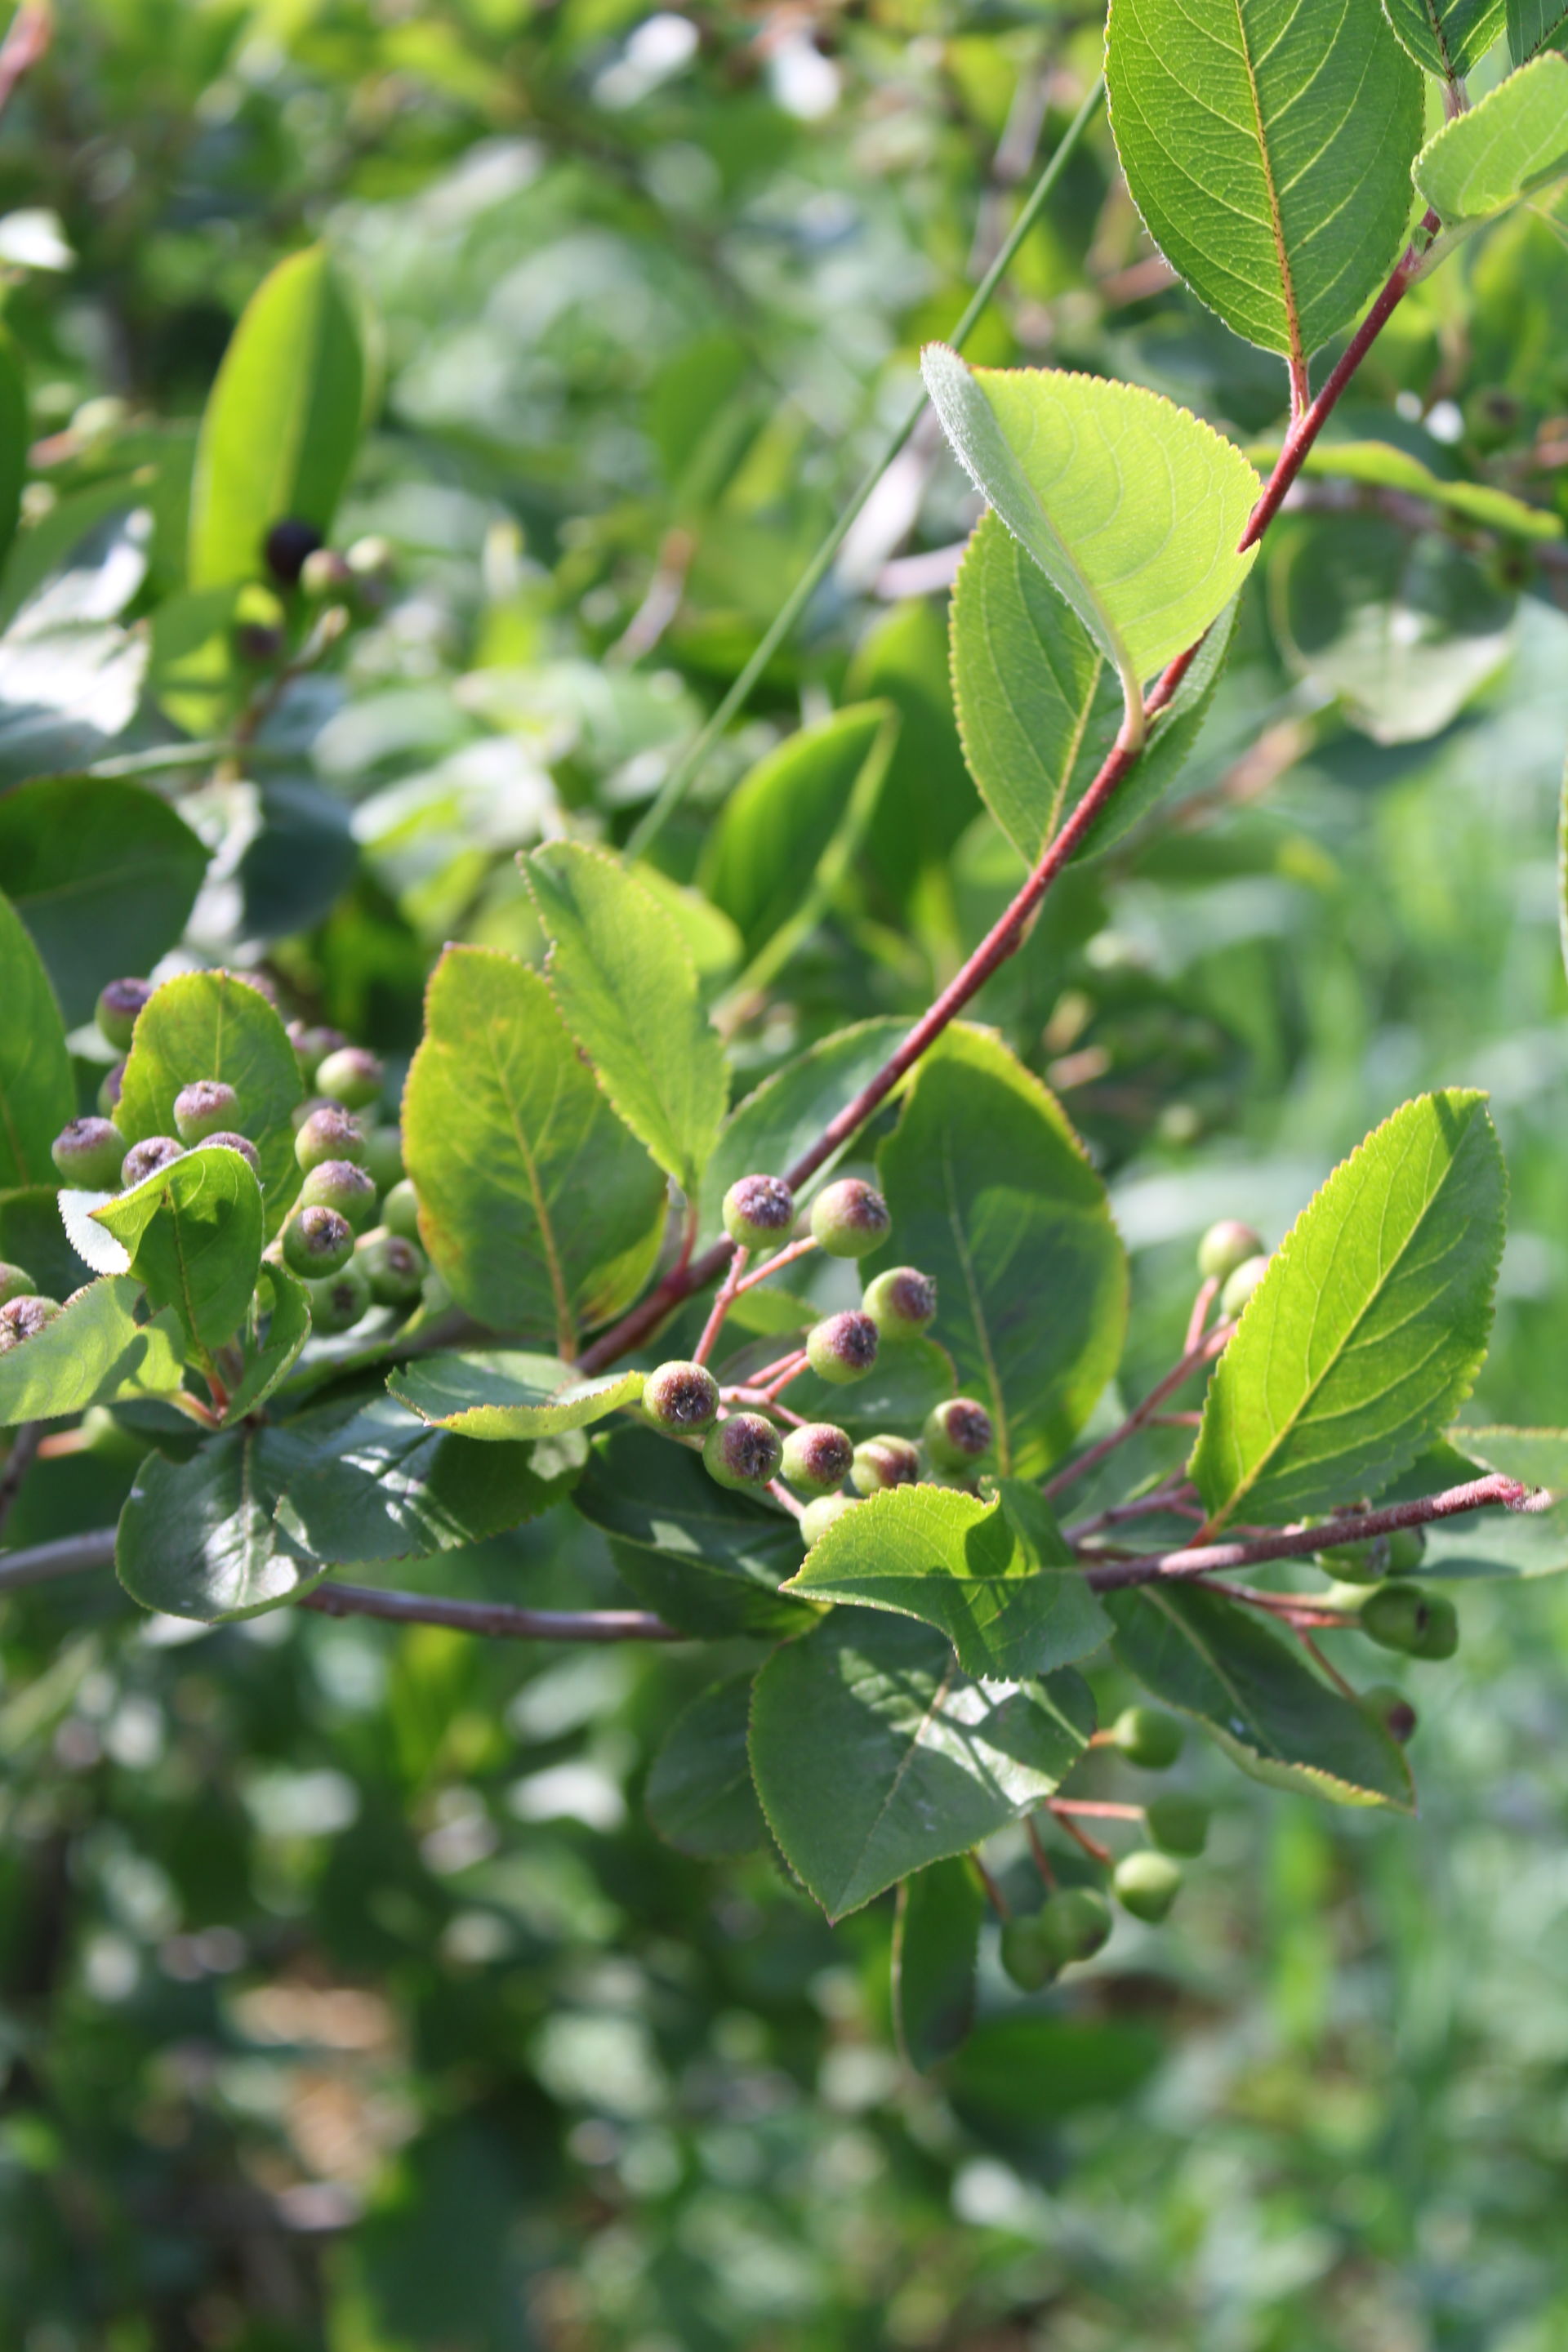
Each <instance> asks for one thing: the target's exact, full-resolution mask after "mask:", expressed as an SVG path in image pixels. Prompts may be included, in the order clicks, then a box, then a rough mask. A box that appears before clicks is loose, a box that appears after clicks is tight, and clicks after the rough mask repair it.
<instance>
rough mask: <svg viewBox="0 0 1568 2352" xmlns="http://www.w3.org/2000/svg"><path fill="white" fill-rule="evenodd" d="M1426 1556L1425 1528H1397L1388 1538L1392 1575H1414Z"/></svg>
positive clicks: (1389, 1563) (1389, 1568) (1390, 1572)
mask: <svg viewBox="0 0 1568 2352" xmlns="http://www.w3.org/2000/svg"><path fill="white" fill-rule="evenodd" d="M1424 1559H1426V1529H1425V1528H1394V1530H1393V1531H1392V1533H1391V1534H1390V1536H1389V1538H1388V1572H1389V1574H1390V1576H1414V1575H1415V1571H1416V1570H1417V1569H1418V1568H1419V1567H1420V1565H1421V1563H1422V1561H1423V1560H1424Z"/></svg>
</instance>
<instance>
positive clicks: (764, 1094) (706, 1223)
mask: <svg viewBox="0 0 1568 2352" xmlns="http://www.w3.org/2000/svg"><path fill="white" fill-rule="evenodd" d="M909 1025H910V1024H909V1023H908V1022H907V1021H860V1022H857V1023H856V1024H855V1025H854V1027H853V1028H849V1029H839V1030H837V1031H835V1033H834V1034H833V1035H832V1036H829V1037H821V1038H819V1039H818V1040H817V1042H816V1045H811V1046H808V1047H807V1049H806V1051H805V1053H804V1054H801V1055H797V1056H796V1058H795V1060H794V1061H793V1062H786V1063H785V1064H784V1067H783V1068H782V1069H778V1070H775V1071H774V1072H773V1076H772V1077H770V1078H764V1080H763V1084H762V1085H761V1086H760V1087H757V1088H756V1089H755V1091H754V1092H753V1093H752V1094H749V1095H747V1096H746V1097H745V1099H744V1101H742V1102H740V1103H737V1104H736V1106H735V1108H734V1110H733V1111H732V1112H731V1115H730V1118H729V1119H728V1120H727V1122H726V1123H725V1127H724V1129H723V1132H722V1133H721V1136H720V1138H719V1141H718V1145H717V1147H716V1149H715V1150H714V1153H713V1156H712V1158H711V1160H710V1161H709V1163H708V1166H707V1169H706V1170H705V1171H704V1173H703V1178H702V1220H701V1234H700V1239H701V1240H702V1241H703V1242H704V1243H706V1242H710V1241H712V1240H713V1239H714V1238H715V1237H716V1236H717V1235H718V1234H720V1233H721V1232H722V1230H723V1227H722V1224H721V1217H720V1212H721V1207H722V1205H723V1200H724V1195H725V1193H726V1192H728V1191H729V1189H730V1187H731V1184H732V1183H734V1181H735V1180H736V1178H737V1177H740V1176H756V1175H772V1176H777V1175H781V1174H782V1173H783V1172H784V1170H785V1169H786V1168H790V1167H793V1165H794V1164H795V1160H798V1159H799V1158H800V1155H801V1153H802V1152H803V1151H805V1150H806V1149H807V1148H808V1146H810V1145H811V1144H813V1143H815V1142H816V1139H817V1137H818V1136H819V1135H820V1134H821V1132H822V1130H823V1129H824V1128H825V1127H826V1126H827V1125H828V1124H829V1123H830V1122H831V1121H832V1120H833V1119H835V1118H837V1116H838V1114H839V1112H840V1111H842V1110H844V1109H845V1108H847V1105H848V1104H850V1103H852V1102H853V1101H854V1099H855V1097H856V1096H857V1095H858V1093H859V1092H860V1090H861V1088H862V1087H864V1086H866V1085H867V1084H868V1082H869V1080H870V1079H872V1078H874V1077H875V1076H876V1075H877V1072H878V1071H879V1069H880V1068H881V1067H882V1065H883V1064H884V1062H886V1060H887V1059H888V1056H889V1054H890V1053H891V1052H892V1050H893V1048H894V1046H895V1045H898V1044H899V1043H900V1040H901V1039H902V1038H903V1037H905V1036H907V1035H908V1034H909Z"/></svg>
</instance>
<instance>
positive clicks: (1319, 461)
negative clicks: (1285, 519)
mask: <svg viewBox="0 0 1568 2352" xmlns="http://www.w3.org/2000/svg"><path fill="white" fill-rule="evenodd" d="M1280 446H1281V445H1280V444H1279V442H1278V441H1272V442H1261V443H1259V444H1258V445H1257V446H1255V447H1253V448H1252V449H1250V450H1249V451H1248V453H1247V454H1248V456H1249V457H1251V458H1252V460H1253V462H1254V464H1255V465H1259V466H1268V467H1271V466H1273V465H1274V464H1275V462H1276V461H1277V459H1278V458H1279V450H1280ZM1301 470H1302V472H1303V473H1304V474H1309V475H1311V476H1312V477H1314V478H1316V479H1319V480H1324V481H1345V482H1363V483H1365V484H1366V485H1367V486H1368V488H1372V489H1380V490H1401V491H1403V492H1405V495H1406V496H1407V497H1410V498H1416V499H1426V500H1427V501H1428V502H1429V503H1430V504H1431V505H1433V506H1435V507H1440V508H1441V509H1443V511H1444V513H1445V514H1452V515H1458V517H1459V519H1460V520H1461V521H1463V522H1474V523H1479V525H1480V527H1481V529H1482V530H1495V531H1498V532H1500V534H1502V535H1503V536H1504V537H1506V538H1509V539H1561V538H1563V535H1564V530H1565V528H1568V526H1564V524H1563V519H1562V517H1561V516H1560V515H1555V514H1552V513H1550V512H1549V511H1548V509H1546V508H1544V507H1532V506H1527V505H1526V504H1525V502H1524V500H1523V499H1516V498H1515V497H1514V496H1513V495H1512V493H1511V492H1510V491H1508V490H1499V489H1494V488H1493V487H1492V485H1491V484H1490V483H1489V482H1465V481H1449V480H1447V479H1445V478H1444V477H1443V476H1442V475H1440V474H1435V473H1434V472H1433V471H1432V469H1431V467H1429V466H1424V465H1423V464H1422V462H1421V460H1420V458H1419V457H1413V456H1412V455H1411V453H1410V451H1409V450H1408V449H1399V448H1396V447H1395V446H1394V443H1393V442H1391V441H1316V442H1314V443H1313V445H1312V446H1311V448H1310V449H1309V451H1308V452H1307V457H1306V460H1305V463H1304V464H1303V466H1302V468H1301Z"/></svg>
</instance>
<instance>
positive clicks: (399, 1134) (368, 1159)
mask: <svg viewBox="0 0 1568 2352" xmlns="http://www.w3.org/2000/svg"><path fill="white" fill-rule="evenodd" d="M364 1164H365V1166H366V1168H367V1169H368V1170H369V1171H370V1178H371V1181H372V1183H373V1184H374V1186H375V1189H376V1191H377V1192H391V1191H392V1190H393V1187H394V1186H395V1185H397V1184H401V1183H402V1181H403V1129H401V1128H400V1127H373V1128H372V1129H371V1131H370V1133H369V1134H368V1135H367V1136H366V1137H365V1139H364ZM415 1238H416V1236H415V1235H414V1234H405V1240H407V1241H413V1240H414V1239H415Z"/></svg>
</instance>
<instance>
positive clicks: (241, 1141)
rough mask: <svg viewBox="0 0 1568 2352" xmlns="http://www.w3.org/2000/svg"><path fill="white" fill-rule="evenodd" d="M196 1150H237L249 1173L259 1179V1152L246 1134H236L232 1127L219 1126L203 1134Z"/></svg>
mask: <svg viewBox="0 0 1568 2352" xmlns="http://www.w3.org/2000/svg"><path fill="white" fill-rule="evenodd" d="M196 1149H197V1150H198V1151H214V1150H221V1151H237V1152H238V1154H239V1156H240V1158H241V1159H242V1160H244V1162H245V1164H246V1166H247V1168H248V1169H249V1171H250V1172H251V1174H252V1175H253V1176H254V1177H255V1178H256V1180H257V1181H258V1183H259V1181H260V1180H261V1154H260V1152H259V1151H258V1150H257V1149H256V1146H255V1144H254V1143H252V1141H251V1139H250V1138H249V1136H248V1135H237V1134H235V1133H234V1131H233V1130H232V1129H229V1128H226V1127H220V1128H219V1129H217V1130H216V1133H214V1134H212V1135H205V1136H204V1137H203V1138H202V1140H201V1142H200V1143H199V1144H198V1145H197V1146H196Z"/></svg>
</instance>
